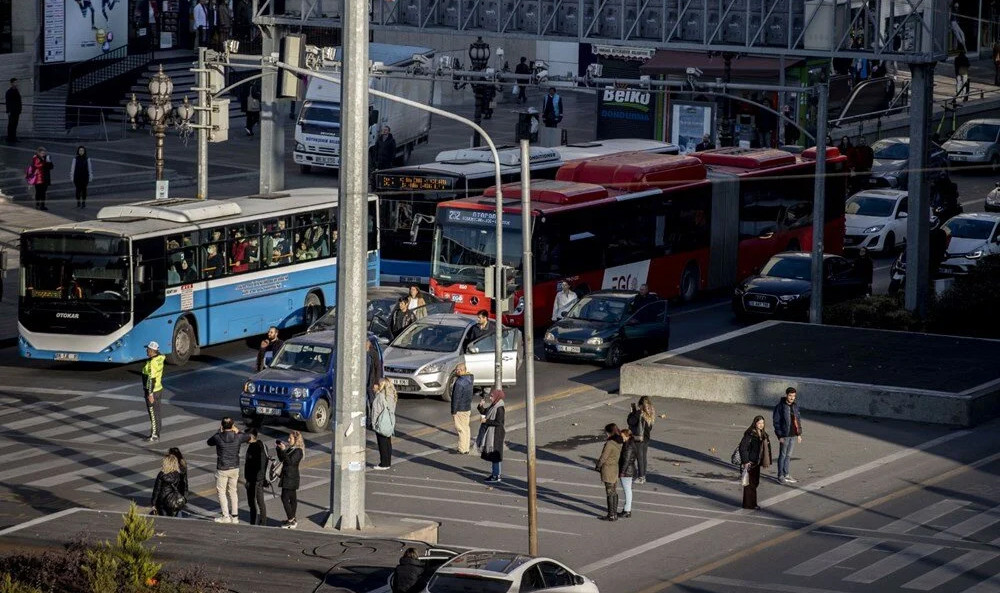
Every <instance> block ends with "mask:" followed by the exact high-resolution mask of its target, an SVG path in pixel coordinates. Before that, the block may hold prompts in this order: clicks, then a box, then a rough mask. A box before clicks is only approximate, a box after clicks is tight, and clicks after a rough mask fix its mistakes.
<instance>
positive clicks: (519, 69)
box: [514, 56, 531, 104]
mask: <svg viewBox="0 0 1000 593" xmlns="http://www.w3.org/2000/svg"><path fill="white" fill-rule="evenodd" d="M514 74H520V75H522V76H525V75H527V76H531V66H529V65H528V58H526V57H524V56H521V61H520V62H519V63H518V65H517V66H514ZM529 82H531V81H530V80H524V79H520V78H519V79H518V80H517V89H518V90H517V102H518V103H521V104H524V103H527V102H528V83H529Z"/></svg>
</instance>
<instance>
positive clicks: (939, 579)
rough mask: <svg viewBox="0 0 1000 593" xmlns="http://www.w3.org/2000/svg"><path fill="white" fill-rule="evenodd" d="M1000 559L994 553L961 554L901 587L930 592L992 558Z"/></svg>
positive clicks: (998, 555)
mask: <svg viewBox="0 0 1000 593" xmlns="http://www.w3.org/2000/svg"><path fill="white" fill-rule="evenodd" d="M997 557H1000V554H997V553H995V552H984V551H980V550H977V551H972V552H966V553H965V554H962V555H961V556H959V557H958V558H954V559H952V560H951V561H950V562H948V563H947V564H945V565H943V566H939V567H937V568H935V569H934V570H932V571H930V572H927V573H924V574H922V575H920V576H919V577H917V578H915V579H913V580H912V581H910V582H908V583H905V584H904V585H903V588H904V589H916V590H917V591H930V590H931V589H936V588H937V587H940V586H941V585H943V584H945V583H947V582H948V581H950V580H952V579H954V578H955V577H957V576H959V575H961V574H963V573H966V572H969V571H970V570H974V569H975V568H977V567H979V566H982V565H983V564H986V563H987V562H990V561H991V560H993V559H994V558H997Z"/></svg>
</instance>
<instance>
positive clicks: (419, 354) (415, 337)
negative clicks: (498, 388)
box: [384, 313, 524, 402]
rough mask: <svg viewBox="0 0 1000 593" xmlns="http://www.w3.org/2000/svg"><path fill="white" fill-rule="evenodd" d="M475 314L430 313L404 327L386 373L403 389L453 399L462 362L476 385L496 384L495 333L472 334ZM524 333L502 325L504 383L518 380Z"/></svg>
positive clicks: (391, 347)
mask: <svg viewBox="0 0 1000 593" xmlns="http://www.w3.org/2000/svg"><path fill="white" fill-rule="evenodd" d="M475 325H476V318H475V317H471V316H468V315H458V314H455V313H449V314H438V315H428V316H426V317H424V318H423V319H418V320H417V321H415V322H414V323H412V324H411V325H410V326H409V327H407V328H406V329H404V330H403V332H402V333H400V334H399V335H398V336H396V338H395V339H394V340H393V341H392V343H390V344H389V346H388V347H387V348H386V349H385V363H384V370H385V376H386V377H387V378H388V379H389V380H390V381H392V383H393V385H395V386H396V390H397V391H399V392H401V393H414V394H418V395H425V396H426V395H430V396H435V397H440V398H441V399H442V400H444V401H446V402H447V401H451V390H452V389H453V388H454V386H455V375H454V371H455V367H456V366H458V363H460V362H464V363H465V366H466V368H468V370H469V372H470V373H472V376H473V384H474V385H476V386H482V387H487V386H491V385H493V379H494V375H495V373H494V364H495V356H494V353H495V352H496V350H495V349H494V342H495V336H494V334H493V332H490V333H489V334H488V335H485V336H481V337H479V338H473V331H472V329H473V327H474V326H475ZM522 342H523V340H522V338H521V331H520V330H518V329H515V328H510V327H505V328H503V354H502V356H503V369H502V373H503V378H502V382H503V385H504V386H512V385H515V384H516V383H517V371H518V369H520V368H521V364H522V363H523V362H524V360H523V355H522V346H521V344H522Z"/></svg>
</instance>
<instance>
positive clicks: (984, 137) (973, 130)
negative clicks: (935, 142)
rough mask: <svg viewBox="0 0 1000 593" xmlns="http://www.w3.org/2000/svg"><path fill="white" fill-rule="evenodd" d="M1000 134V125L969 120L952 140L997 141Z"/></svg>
mask: <svg viewBox="0 0 1000 593" xmlns="http://www.w3.org/2000/svg"><path fill="white" fill-rule="evenodd" d="M998 134H1000V125H997V124H982V123H975V122H969V123H967V124H965V125H964V126H962V127H961V128H959V129H958V131H957V132H955V135H954V136H952V137H951V139H952V140H969V141H970V142H996V141H997V135H998Z"/></svg>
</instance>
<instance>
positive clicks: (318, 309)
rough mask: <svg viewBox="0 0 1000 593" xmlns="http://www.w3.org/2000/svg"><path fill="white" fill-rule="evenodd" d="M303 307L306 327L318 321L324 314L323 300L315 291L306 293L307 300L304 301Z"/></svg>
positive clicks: (303, 318)
mask: <svg viewBox="0 0 1000 593" xmlns="http://www.w3.org/2000/svg"><path fill="white" fill-rule="evenodd" d="M302 309H303V311H302V320H303V323H305V325H306V327H309V326H311V325H312V324H314V323H316V321H317V320H318V319H319V318H320V317H321V316H322V315H323V302H322V301H320V300H319V297H318V296H317V295H316V293H315V292H310V293H309V294H307V295H306V301H305V303H303V305H302Z"/></svg>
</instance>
